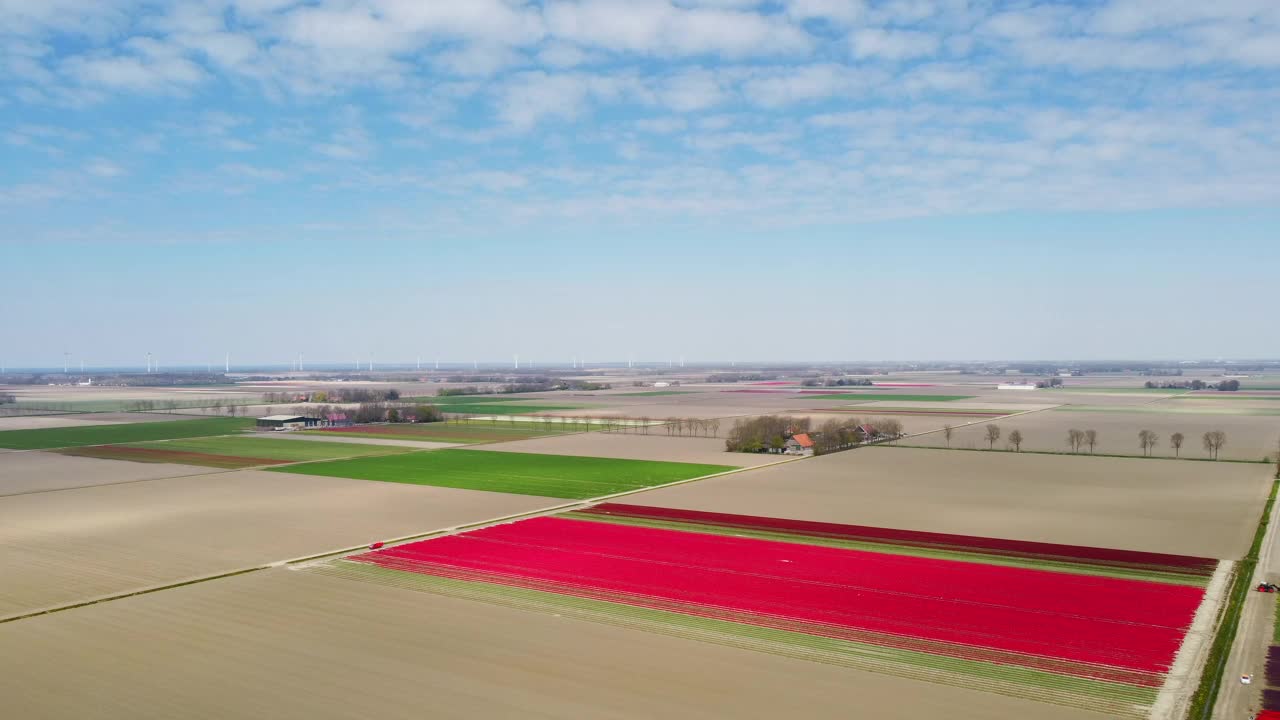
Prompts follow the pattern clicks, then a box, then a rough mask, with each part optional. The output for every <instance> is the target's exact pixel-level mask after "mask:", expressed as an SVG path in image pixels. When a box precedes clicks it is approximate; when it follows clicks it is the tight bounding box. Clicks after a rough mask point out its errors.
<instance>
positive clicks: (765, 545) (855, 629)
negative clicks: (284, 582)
mask: <svg viewBox="0 0 1280 720" xmlns="http://www.w3.org/2000/svg"><path fill="white" fill-rule="evenodd" d="M356 560H358V561H360V562H367V563H373V564H377V565H381V566H383V567H389V568H394V569H397V570H408V571H412V572H425V573H428V574H438V575H448V574H450V573H461V574H465V575H467V576H469V577H472V578H474V579H483V580H484V581H486V582H493V583H499V584H509V585H515V586H521V587H535V588H538V587H545V588H554V589H553V590H552V591H554V592H563V593H566V594H577V595H583V596H588V595H590V596H599V597H601V598H602V599H610V598H627V599H625V600H615V601H620V602H629V603H631V604H639V605H643V606H646V607H659V606H662V607H665V606H670V607H675V608H679V609H678V610H677V612H683V613H686V614H693V615H705V614H707V613H714V614H716V616H717V617H719V616H722V615H725V616H728V617H731V618H733V619H735V620H736V621H738V622H748V623H754V624H766V623H795V624H798V626H801V627H805V628H808V629H807V630H802V632H810V633H811V634H817V635H830V636H836V635H834V634H833V632H832V630H834V631H835V632H839V633H844V634H845V635H847V636H849V637H850V639H852V638H853V637H855V636H858V637H865V636H871V635H874V636H876V637H881V638H885V639H887V638H898V639H900V640H898V641H897V644H895V646H897V647H901V646H902V643H908V644H910V643H916V642H921V643H924V644H925V646H927V647H932V648H938V647H941V646H953V647H954V648H955V652H963V653H967V654H970V655H973V654H979V655H980V654H983V653H988V654H990V653H995V655H991V657H1008V656H1014V655H1017V656H1026V657H1027V658H1028V661H1027V662H1023V663H1019V664H1023V665H1029V666H1036V664H1037V663H1043V664H1045V665H1046V666H1062V667H1064V668H1065V667H1067V666H1074V665H1086V666H1101V667H1103V668H1107V670H1103V671H1099V672H1100V673H1103V674H1106V673H1112V672H1113V671H1114V673H1115V674H1117V675H1119V676H1123V677H1131V678H1135V679H1133V680H1130V682H1134V683H1135V684H1149V683H1148V682H1146V681H1143V680H1141V678H1142V677H1143V676H1149V675H1152V674H1159V673H1161V672H1163V671H1164V670H1166V669H1167V667H1168V665H1169V664H1170V663H1171V662H1172V659H1173V655H1174V653H1175V652H1176V651H1177V648H1178V646H1179V644H1180V643H1181V641H1182V637H1183V635H1184V632H1185V628H1186V627H1187V626H1188V625H1189V624H1190V622H1191V618H1192V616H1193V614H1194V613H1195V609H1196V607H1197V606H1198V605H1199V603H1200V600H1201V598H1202V596H1203V592H1202V591H1201V590H1200V589H1199V588H1194V587H1188V586H1181V585H1169V584H1162V583H1151V582H1143V581H1137V580H1126V579H1118V578H1109V577H1096V576H1088V575H1071V574H1064V573H1053V572H1046V571H1041V570H1034V569H1027V568H1019V567H1005V566H996V565H986V564H981V563H972V562H957V561H952V560H939V559H933V558H920V557H912V556H903V555H891V554H884V553H875V552H866V551H861V550H850V549H843V548H832V547H824V546H817V545H803V544H797V543H787V542H775V541H770V540H758V539H751V538H741V537H727V536H721V535H709V534H699V533H685V532H679V531H674V530H665V529H654V528H645V527H636V526H629V525H614V524H608V523H588V522H580V521H574V520H568V519H563V518H552V517H541V518H534V519H531V520H526V521H522V522H518V523H512V524H507V525H499V526H495V527H490V528H486V529H483V530H479V531H476V532H471V533H465V534H461V535H453V536H449V537H445V538H440V539H436V540H427V541H422V542H417V543H411V544H407V545H401V546H398V547H394V548H387V549H383V550H379V551H377V552H373V553H368V554H365V555H362V556H360V557H358V558H356ZM584 594H585V595H584ZM770 626H773V625H770ZM823 629H826V630H825V631H824V630H823ZM884 642H888V641H887V640H885V641H884ZM947 654H954V653H947ZM1055 663H1056V664H1057V665H1055ZM1068 674H1077V675H1079V674H1084V675H1085V676H1090V677H1092V676H1093V675H1088V674H1086V673H1082V672H1079V671H1076V672H1069V673H1068Z"/></svg>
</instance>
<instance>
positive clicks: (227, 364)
mask: <svg viewBox="0 0 1280 720" xmlns="http://www.w3.org/2000/svg"><path fill="white" fill-rule="evenodd" d="M222 361H223V366H222V371H223V372H231V353H227V356H226V357H225V358H223V359H222Z"/></svg>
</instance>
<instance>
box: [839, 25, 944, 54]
mask: <svg viewBox="0 0 1280 720" xmlns="http://www.w3.org/2000/svg"><path fill="white" fill-rule="evenodd" d="M851 42H852V45H853V54H854V56H855V57H859V58H868V57H881V58H884V59H886V60H910V59H912V58H919V57H925V56H928V55H934V54H936V53H937V52H938V47H939V45H940V40H939V39H938V37H937V36H936V35H932V34H930V33H925V32H919V31H916V30H883V29H866V30H859V31H857V32H855V33H854V34H853V37H852V39H851Z"/></svg>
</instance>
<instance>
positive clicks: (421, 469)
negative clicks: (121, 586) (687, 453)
mask: <svg viewBox="0 0 1280 720" xmlns="http://www.w3.org/2000/svg"><path fill="white" fill-rule="evenodd" d="M733 469H735V468H732V467H728V466H724V465H700V464H694V463H677V462H660V461H654V460H619V459H616V458H593V457H578V456H575V455H534V454H529V453H507V452H486V451H478V450H430V451H425V452H415V453H409V454H406V455H393V456H389V457H376V458H359V459H356V460H335V461H333V462H321V463H312V464H309V465H299V466H295V467H282V468H273V470H276V471H279V472H296V473H301V474H304V475H325V476H330V477H344V478H354V479H357V480H380V481H384V482H400V483H410V484H413V485H435V486H438V487H451V488H462V489H465V490H488V491H491V492H505V493H516V494H520V495H542V496H546V497H555V498H567V499H583V498H591V497H600V496H602V495H609V494H612V493H617V492H624V491H626V490H637V489H639V488H644V487H649V486H652V485H662V484H664V483H669V482H675V481H676V480H687V479H689V478H695V477H701V476H703V475H711V474H713V473H718V472H724V471H727V470H733Z"/></svg>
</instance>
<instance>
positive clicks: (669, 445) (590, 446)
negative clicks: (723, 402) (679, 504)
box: [476, 432, 783, 467]
mask: <svg viewBox="0 0 1280 720" xmlns="http://www.w3.org/2000/svg"><path fill="white" fill-rule="evenodd" d="M476 450H486V451H488V450H493V451H497V452H521V453H537V454H545V455H581V456H585V457H603V458H629V459H632V460H666V461H672V462H691V463H710V464H717V465H735V466H738V467H754V466H756V465H765V464H768V463H772V462H777V461H778V460H781V459H783V458H782V457H780V456H778V455H758V454H748V453H731V452H725V449H724V440H721V439H719V438H696V437H669V436H667V435H666V434H661V435H652V434H651V435H637V434H634V433H614V432H607V433H606V432H593V433H577V434H573V435H560V436H556V437H546V438H538V439H534V440H517V441H515V442H506V443H493V444H490V445H480V446H477V447H476Z"/></svg>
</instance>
